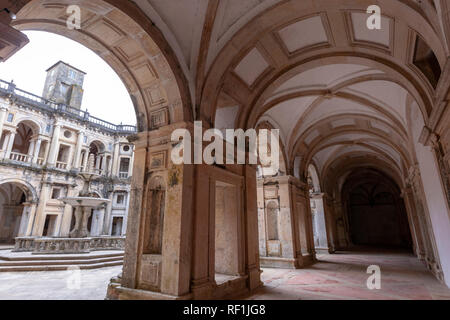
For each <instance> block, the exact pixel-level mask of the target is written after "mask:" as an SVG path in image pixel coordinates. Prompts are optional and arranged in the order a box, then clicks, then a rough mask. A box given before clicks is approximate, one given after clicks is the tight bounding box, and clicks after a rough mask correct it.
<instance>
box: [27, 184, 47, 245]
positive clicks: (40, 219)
mask: <svg viewBox="0 0 450 320" xmlns="http://www.w3.org/2000/svg"><path fill="white" fill-rule="evenodd" d="M50 189H51V185H50V183H48V182H42V187H41V192H40V195H39V204H38V207H37V209H36V217H35V223H34V226H33V231H32V235H33V236H37V237H39V236H42V231H43V230H44V224H45V217H46V213H45V208H46V206H47V200H48V198H49V196H50Z"/></svg>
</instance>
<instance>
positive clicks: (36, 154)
mask: <svg viewBox="0 0 450 320" xmlns="http://www.w3.org/2000/svg"><path fill="white" fill-rule="evenodd" d="M41 143H42V138H38V139H37V140H36V145H35V146H34V153H33V163H34V164H35V163H37V161H38V158H39V151H40V150H41Z"/></svg>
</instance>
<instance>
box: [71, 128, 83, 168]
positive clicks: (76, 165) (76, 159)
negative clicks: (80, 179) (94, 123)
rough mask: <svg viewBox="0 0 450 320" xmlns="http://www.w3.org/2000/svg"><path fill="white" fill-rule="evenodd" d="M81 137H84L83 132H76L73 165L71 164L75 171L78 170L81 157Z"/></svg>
mask: <svg viewBox="0 0 450 320" xmlns="http://www.w3.org/2000/svg"><path fill="white" fill-rule="evenodd" d="M83 136H84V131H79V132H78V138H77V144H76V147H75V156H74V159H73V163H72V167H73V168H75V169H79V168H80V166H81V165H80V157H81V149H82V147H83Z"/></svg>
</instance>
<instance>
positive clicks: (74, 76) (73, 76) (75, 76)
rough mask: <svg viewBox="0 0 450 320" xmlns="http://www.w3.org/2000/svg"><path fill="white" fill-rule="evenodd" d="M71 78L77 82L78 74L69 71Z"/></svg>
mask: <svg viewBox="0 0 450 320" xmlns="http://www.w3.org/2000/svg"><path fill="white" fill-rule="evenodd" d="M69 78H70V79H73V80H76V79H77V74H76V72H75V71H73V70H71V69H69Z"/></svg>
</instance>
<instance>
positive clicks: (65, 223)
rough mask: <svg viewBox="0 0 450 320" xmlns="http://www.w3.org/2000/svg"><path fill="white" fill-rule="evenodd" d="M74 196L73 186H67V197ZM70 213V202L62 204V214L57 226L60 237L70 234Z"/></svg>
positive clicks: (71, 209)
mask: <svg viewBox="0 0 450 320" xmlns="http://www.w3.org/2000/svg"><path fill="white" fill-rule="evenodd" d="M73 196H75V188H74V187H73V186H68V189H67V197H73ZM72 213H73V208H72V206H71V205H70V204H66V205H65V206H64V211H63V216H62V219H61V226H60V228H59V235H60V236H61V237H69V235H70V231H71V230H70V225H71V223H72Z"/></svg>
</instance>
